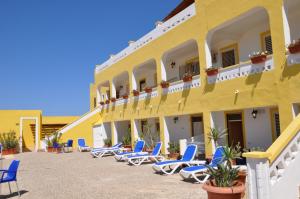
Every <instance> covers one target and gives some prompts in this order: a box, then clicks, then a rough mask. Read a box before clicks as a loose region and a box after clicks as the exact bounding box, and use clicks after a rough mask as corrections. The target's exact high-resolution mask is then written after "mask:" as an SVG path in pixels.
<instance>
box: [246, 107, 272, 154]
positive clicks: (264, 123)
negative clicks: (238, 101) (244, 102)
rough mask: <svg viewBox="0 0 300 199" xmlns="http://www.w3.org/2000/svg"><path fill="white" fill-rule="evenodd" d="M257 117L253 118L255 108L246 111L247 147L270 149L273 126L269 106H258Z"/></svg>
mask: <svg viewBox="0 0 300 199" xmlns="http://www.w3.org/2000/svg"><path fill="white" fill-rule="evenodd" d="M256 110H258V114H257V118H256V119H253V117H252V114H251V113H252V111H253V109H246V110H245V111H244V119H245V124H244V125H245V129H246V138H247V147H248V148H252V147H260V148H263V149H265V150H266V149H268V148H269V146H270V145H271V144H272V127H271V119H270V109H269V108H257V109H256Z"/></svg>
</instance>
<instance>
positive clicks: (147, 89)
mask: <svg viewBox="0 0 300 199" xmlns="http://www.w3.org/2000/svg"><path fill="white" fill-rule="evenodd" d="M144 90H145V92H146V93H151V92H152V88H150V87H146V88H145V89H144Z"/></svg>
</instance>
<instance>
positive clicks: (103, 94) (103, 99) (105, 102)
mask: <svg viewBox="0 0 300 199" xmlns="http://www.w3.org/2000/svg"><path fill="white" fill-rule="evenodd" d="M109 104H110V85H109V81H105V82H103V83H100V84H99V85H98V86H97V105H98V106H101V107H102V108H108V107H109Z"/></svg>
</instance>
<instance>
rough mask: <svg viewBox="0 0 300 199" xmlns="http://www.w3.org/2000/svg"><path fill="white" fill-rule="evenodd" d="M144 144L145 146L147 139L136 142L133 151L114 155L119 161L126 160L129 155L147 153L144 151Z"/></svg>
mask: <svg viewBox="0 0 300 199" xmlns="http://www.w3.org/2000/svg"><path fill="white" fill-rule="evenodd" d="M144 146H145V141H144V140H139V141H137V143H136V144H135V147H134V150H133V151H131V152H122V153H117V154H116V155H115V156H114V157H115V159H116V160H117V161H124V160H125V159H126V157H127V156H130V155H137V154H145V152H143V148H144Z"/></svg>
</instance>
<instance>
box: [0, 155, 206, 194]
mask: <svg viewBox="0 0 300 199" xmlns="http://www.w3.org/2000/svg"><path fill="white" fill-rule="evenodd" d="M14 158H15V159H20V160H21V165H20V172H19V173H18V182H19V186H20V189H21V190H22V197H21V198H24V199H26V198H30V199H54V198H64V199H69V198H75V199H77V198H78V199H89V198H97V199H100V198H101V199H105V198H110V199H112V198H133V199H134V198H137V199H140V198H151V199H153V198H160V199H163V198H172V199H175V198H181V199H185V198H197V199H206V198H207V196H206V192H204V191H203V190H202V189H201V185H199V184H193V183H190V182H184V181H182V180H181V178H180V176H179V175H178V174H175V175H172V176H163V175H158V174H154V172H153V170H152V168H151V165H142V166H139V167H134V166H128V165H127V163H122V162H116V161H115V160H114V158H113V157H105V158H100V159H94V158H92V157H91V156H90V155H89V153H79V152H74V153H68V154H55V153H43V152H39V153H29V152H28V153H23V154H18V155H15V157H14ZM10 161H11V159H6V160H4V166H5V167H6V166H7V165H8V164H9V163H10ZM11 187H12V191H16V186H15V184H14V183H13V184H12V186H11ZM0 198H18V197H17V194H16V193H13V194H11V195H10V194H9V189H8V185H7V184H5V185H2V195H1V197H0Z"/></svg>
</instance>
